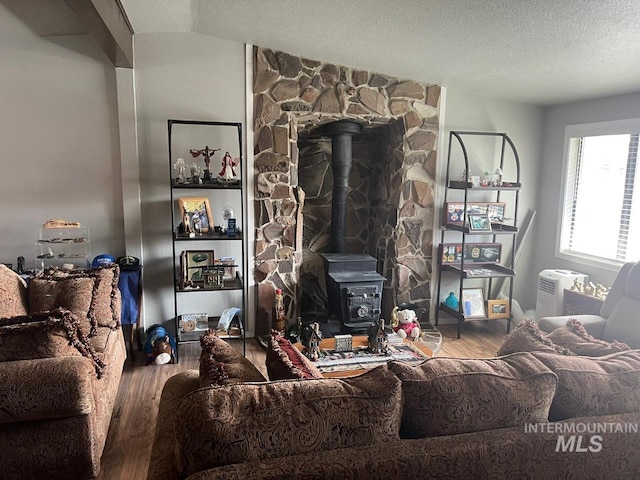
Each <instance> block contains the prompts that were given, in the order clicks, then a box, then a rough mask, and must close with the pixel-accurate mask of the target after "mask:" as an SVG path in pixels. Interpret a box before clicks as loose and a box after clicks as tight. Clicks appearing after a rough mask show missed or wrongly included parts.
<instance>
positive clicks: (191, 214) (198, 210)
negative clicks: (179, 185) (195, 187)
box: [178, 197, 213, 234]
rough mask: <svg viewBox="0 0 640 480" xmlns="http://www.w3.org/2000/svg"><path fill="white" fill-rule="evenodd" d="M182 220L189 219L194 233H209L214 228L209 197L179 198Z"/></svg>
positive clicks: (190, 227) (190, 228)
mask: <svg viewBox="0 0 640 480" xmlns="http://www.w3.org/2000/svg"><path fill="white" fill-rule="evenodd" d="M178 207H179V209H180V210H179V211H180V215H181V219H182V222H183V223H185V222H186V221H187V219H188V221H189V225H188V227H189V230H190V231H191V232H194V233H196V234H197V233H209V231H210V230H212V229H213V215H212V213H211V205H210V204H209V199H208V198H207V197H181V198H178Z"/></svg>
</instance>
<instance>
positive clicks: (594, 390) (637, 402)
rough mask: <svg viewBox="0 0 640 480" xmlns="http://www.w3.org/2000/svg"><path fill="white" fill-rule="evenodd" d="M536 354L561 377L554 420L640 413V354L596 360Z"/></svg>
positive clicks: (634, 351) (638, 352) (623, 353)
mask: <svg viewBox="0 0 640 480" xmlns="http://www.w3.org/2000/svg"><path fill="white" fill-rule="evenodd" d="M532 355H534V356H535V357H536V358H537V359H539V360H540V361H541V362H542V363H544V364H545V365H546V366H547V367H549V368H550V369H551V370H553V371H554V372H555V374H556V375H557V376H558V390H557V392H556V396H555V397H554V399H553V403H552V404H551V411H550V415H549V419H550V420H552V421H557V420H564V419H566V418H574V417H588V416H598V415H612V414H620V413H631V412H638V411H640V351H638V350H628V351H625V352H619V353H614V354H611V355H607V356H604V357H595V358H591V357H565V356H561V355H554V354H550V353H547V352H533V353H532Z"/></svg>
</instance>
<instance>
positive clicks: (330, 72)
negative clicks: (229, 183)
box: [253, 47, 440, 334]
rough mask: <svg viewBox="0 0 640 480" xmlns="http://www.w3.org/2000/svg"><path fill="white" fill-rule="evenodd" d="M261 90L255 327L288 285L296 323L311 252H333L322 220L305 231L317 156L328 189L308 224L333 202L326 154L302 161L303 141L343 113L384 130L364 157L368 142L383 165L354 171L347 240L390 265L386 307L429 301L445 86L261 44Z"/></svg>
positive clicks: (257, 97)
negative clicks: (302, 179) (303, 174)
mask: <svg viewBox="0 0 640 480" xmlns="http://www.w3.org/2000/svg"><path fill="white" fill-rule="evenodd" d="M253 93H254V132H255V134H254V139H255V140H254V155H255V169H256V172H255V173H256V184H255V198H256V205H255V207H256V225H255V235H256V252H255V253H256V265H255V271H254V274H255V277H256V280H257V282H258V312H257V325H256V333H257V334H264V333H267V332H268V330H269V327H270V322H271V310H272V306H273V294H274V290H275V288H281V289H282V290H283V293H284V298H285V308H286V313H287V317H288V320H289V322H293V321H294V320H295V318H296V317H297V316H298V314H299V307H300V305H299V304H300V295H301V286H300V285H301V282H300V275H301V265H302V263H303V261H304V258H311V257H310V255H311V256H313V254H315V253H318V252H320V251H326V250H325V248H326V241H325V240H323V237H322V235H323V231H322V228H321V227H318V226H316V227H314V229H315V230H314V231H308V232H307V231H305V228H304V221H303V218H304V214H305V200H306V192H305V191H304V190H303V188H301V186H300V184H299V176H300V174H299V172H300V170H301V169H307V170H308V169H309V168H310V165H309V164H308V162H313V161H315V162H316V164H317V166H318V171H317V172H318V173H317V174H318V176H320V175H322V180H321V181H320V180H318V182H316V186H317V185H318V184H320V185H321V187H320V188H319V189H315V190H314V191H313V192H310V193H313V195H310V198H309V201H310V202H313V204H314V206H313V210H310V213H309V215H310V218H309V220H308V222H307V223H308V225H311V223H312V222H315V224H316V225H319V224H320V223H321V222H322V221H323V220H325V218H324V217H326V213H322V210H326V209H325V208H324V206H322V205H320V206H319V207H318V205H315V204H316V203H317V202H318V201H319V196H320V197H322V198H321V199H320V203H323V202H325V201H326V195H325V193H326V188H327V186H328V185H327V184H328V182H329V181H330V180H329V179H328V178H327V175H328V176H330V175H331V171H330V169H328V168H327V158H328V157H327V153H328V152H327V150H326V146H320V145H316V147H313V148H315V149H316V150H315V151H312V152H311V153H309V152H304V155H303V162H304V165H301V163H302V162H301V158H300V150H299V147H298V140H299V138H304V137H306V136H307V135H308V134H309V132H310V131H312V130H313V129H315V128H316V127H318V126H320V125H323V124H325V123H329V122H334V121H336V120H343V119H350V120H355V121H357V122H359V123H361V124H362V125H363V126H364V128H365V130H366V131H369V130H371V131H375V132H377V135H378V139H377V140H376V141H375V142H374V145H375V148H373V149H372V148H370V147H365V146H363V147H362V150H363V152H360V153H362V155H363V158H364V155H367V153H366V150H367V149H369V150H373V151H374V156H375V158H373V159H372V161H374V162H377V164H376V165H375V168H374V167H373V166H372V165H370V166H369V168H364V167H362V166H363V165H365V160H362V161H360V160H358V161H359V162H360V166H359V167H358V168H354V173H352V180H354V184H352V194H353V196H352V199H351V202H352V205H355V207H354V209H353V210H352V211H351V212H350V213H348V215H349V217H348V218H349V219H350V222H351V223H349V222H348V224H349V227H348V232H347V233H348V235H349V242H348V245H349V246H350V248H353V249H354V250H357V249H359V248H362V249H361V250H360V252H357V253H361V252H367V251H368V253H369V254H370V255H373V256H375V257H376V258H378V260H379V261H381V262H382V264H383V266H384V267H383V269H384V275H385V277H386V278H387V284H386V287H385V296H386V297H387V298H385V304H386V305H387V309H388V308H390V306H392V305H394V304H397V303H400V302H407V301H408V302H413V303H418V304H419V305H421V306H424V307H425V308H428V307H429V302H430V300H431V261H432V245H433V220H434V217H433V216H434V203H433V199H434V189H435V172H436V159H437V148H438V142H437V140H438V125H439V120H438V118H439V117H438V116H439V104H440V87H439V86H437V85H428V84H424V83H421V82H417V81H413V80H404V79H399V78H395V77H390V76H387V75H381V74H378V73H373V72H368V71H364V70H359V69H355V68H351V67H345V66H339V65H333V64H329V63H324V62H320V61H316V60H311V59H307V58H303V57H299V56H295V55H290V54H287V53H284V52H278V51H273V50H269V49H265V48H261V47H255V48H254V78H253ZM301 143H302V144H303V145H304V143H303V142H301ZM303 148H304V147H303ZM328 148H329V151H330V145H329V147H328ZM358 148H359V147H358V146H357V145H356V147H355V150H356V156H358V155H360V153H358V151H357V149H358ZM314 156H315V157H314ZM354 176H355V178H354ZM307 184H308V182H307ZM354 185H355V187H354ZM318 194H319V195H318ZM365 198H366V201H365ZM366 202H369V207H368V216H367V215H365V211H364V210H363V209H364V208H365V207H364V204H365V203H366ZM316 207H317V208H316ZM312 212H313V213H312ZM364 216H367V218H366V221H365V220H363V217H364ZM356 221H357V222H359V223H361V224H355V222H356ZM363 232H366V233H363ZM314 239H315V240H316V243H314V241H313V240H314ZM354 253H356V252H354ZM381 257H383V258H381ZM389 297H392V298H389ZM385 315H387V313H385Z"/></svg>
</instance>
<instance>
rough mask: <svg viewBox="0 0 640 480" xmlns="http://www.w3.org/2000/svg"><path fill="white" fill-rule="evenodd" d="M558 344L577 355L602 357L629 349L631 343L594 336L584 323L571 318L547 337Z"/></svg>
mask: <svg viewBox="0 0 640 480" xmlns="http://www.w3.org/2000/svg"><path fill="white" fill-rule="evenodd" d="M545 338H546V339H547V340H551V341H552V342H553V343H555V344H556V345H560V346H562V347H565V348H568V349H569V350H571V351H572V352H573V353H575V354H576V355H583V356H588V357H601V356H603V355H609V354H611V353H616V352H622V351H624V350H629V345H627V344H625V343H621V342H618V341H613V342H606V341H604V340H600V339H598V338H595V337H592V336H591V335H589V334H588V333H587V331H586V330H585V329H584V327H583V325H582V323H580V322H579V321H578V320H576V319H575V318H573V319H569V320H568V321H567V324H566V325H565V326H563V327H560V328H556V329H555V330H554V331H553V332H551V333H549V334H548V335H547V336H546V337H545Z"/></svg>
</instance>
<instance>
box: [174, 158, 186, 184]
mask: <svg viewBox="0 0 640 480" xmlns="http://www.w3.org/2000/svg"><path fill="white" fill-rule="evenodd" d="M173 169H174V170H177V172H178V178H177V179H176V180H177V181H176V183H184V176H185V174H186V173H187V164H186V163H184V158H178V159H177V160H176V163H175V165H174V166H173Z"/></svg>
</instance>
